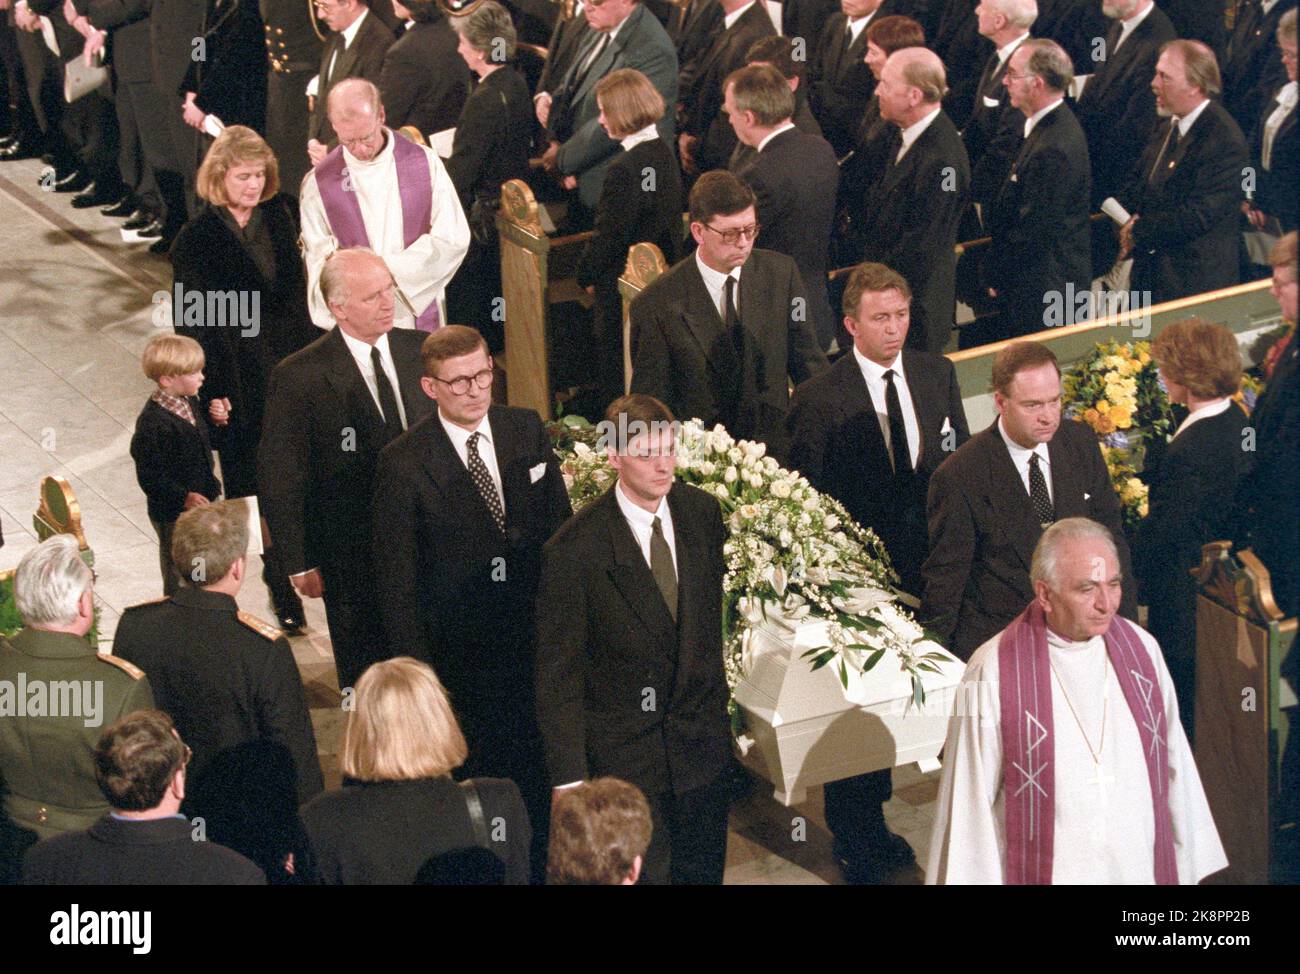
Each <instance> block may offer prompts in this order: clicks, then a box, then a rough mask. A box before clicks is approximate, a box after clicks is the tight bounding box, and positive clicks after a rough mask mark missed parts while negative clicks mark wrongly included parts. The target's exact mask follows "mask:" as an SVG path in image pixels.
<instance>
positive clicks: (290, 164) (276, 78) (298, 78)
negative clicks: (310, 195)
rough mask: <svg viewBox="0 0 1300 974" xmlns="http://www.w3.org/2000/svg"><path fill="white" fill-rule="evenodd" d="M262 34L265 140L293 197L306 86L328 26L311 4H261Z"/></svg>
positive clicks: (303, 148)
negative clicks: (264, 63)
mask: <svg viewBox="0 0 1300 974" xmlns="http://www.w3.org/2000/svg"><path fill="white" fill-rule="evenodd" d="M260 5H261V10H262V23H263V28H264V31H263V32H264V34H265V36H266V142H267V144H268V145H269V146H270V147H271V149H272V150H273V151H274V152H275V157H276V160H277V161H278V162H279V164H280V188H281V190H282V191H283V192H286V193H289V194H290V195H291V196H294V197H297V195H298V187H299V185H300V184H301V183H302V178H303V177H304V176H306V175H307V171H308V170H309V169H311V160H310V159H308V158H307V123H308V122H309V120H310V119H311V110H310V108H309V107H308V105H307V84H308V82H310V81H311V79H312V78H313V77H315V75H316V72H317V70H319V68H320V58H321V49H322V48H323V47H324V46H325V38H326V37H327V36H328V35H329V27H327V26H326V25H325V22H324V21H322V20H321V19H320V18H319V17H317V16H316V9H315V6H314V5H313V3H312V0H260Z"/></svg>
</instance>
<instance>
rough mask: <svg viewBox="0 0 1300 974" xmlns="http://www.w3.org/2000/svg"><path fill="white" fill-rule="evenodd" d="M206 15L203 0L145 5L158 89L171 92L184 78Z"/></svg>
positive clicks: (159, 1) (159, 0)
mask: <svg viewBox="0 0 1300 974" xmlns="http://www.w3.org/2000/svg"><path fill="white" fill-rule="evenodd" d="M206 14H207V4H206V3H195V2H194V0H153V2H152V5H151V6H150V8H149V52H150V56H151V63H152V66H153V83H154V86H155V87H156V88H157V89H158V90H159V91H160V92H166V93H168V94H170V93H172V92H175V91H177V90H179V88H180V86H181V83H182V82H183V81H184V80H185V75H186V74H187V73H188V72H189V69H190V65H191V64H192V63H193V62H192V61H191V60H190V57H191V54H192V53H193V51H194V38H196V37H202V36H203V22H204V18H205V16H206ZM59 19H62V18H59ZM56 23H57V21H56ZM179 101H180V99H179V96H178V97H177V105H176V106H174V108H175V110H176V111H179V110H180V106H179ZM168 109H169V110H172V109H173V106H171V105H168Z"/></svg>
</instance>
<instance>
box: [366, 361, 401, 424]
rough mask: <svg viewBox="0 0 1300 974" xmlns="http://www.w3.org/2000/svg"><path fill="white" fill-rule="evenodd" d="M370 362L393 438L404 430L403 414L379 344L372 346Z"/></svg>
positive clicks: (385, 421)
mask: <svg viewBox="0 0 1300 974" xmlns="http://www.w3.org/2000/svg"><path fill="white" fill-rule="evenodd" d="M370 364H371V366H372V367H373V368H374V370H375V388H376V389H377V390H379V411H380V412H382V413H383V414H384V426H385V427H386V428H387V429H388V438H389V439H392V438H393V437H395V436H398V435H399V434H400V433H401V432H402V414H401V413H400V412H398V411H397V396H396V394H395V393H394V392H393V384H392V382H390V381H389V380H388V373H387V372H385V371H384V361H383V359H382V358H380V355H379V348H378V346H375V345H371V346H370Z"/></svg>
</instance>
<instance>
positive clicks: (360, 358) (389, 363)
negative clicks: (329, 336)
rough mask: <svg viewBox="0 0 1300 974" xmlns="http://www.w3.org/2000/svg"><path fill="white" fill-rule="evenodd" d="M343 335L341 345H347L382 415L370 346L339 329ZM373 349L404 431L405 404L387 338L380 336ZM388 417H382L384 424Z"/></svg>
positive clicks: (382, 409)
mask: <svg viewBox="0 0 1300 974" xmlns="http://www.w3.org/2000/svg"><path fill="white" fill-rule="evenodd" d="M339 331H340V333H341V334H342V335H343V343H344V344H345V345H347V347H348V351H349V352H351V353H352V358H353V359H354V360H355V361H356V363H357V368H359V369H360V370H361V378H363V379H365V380H366V388H367V389H369V390H370V398H371V399H373V400H374V401H375V408H376V409H378V410H379V415H381V416H383V415H384V407H383V406H381V405H379V386H378V385H377V384H376V382H375V366H374V363H373V362H371V361H370V349H371V347H372V346H370V345H367V344H366V343H365V342H363V341H361V340H360V339H358V338H353V337H352V336H351V335H349V334H348V333H347V332H346V331H343V330H342V329H339ZM373 347H374V348H377V349H379V361H380V362H381V363H382V364H383V366H384V372H385V373H386V374H387V375H388V381H389V382H391V383H392V385H393V396H394V397H395V398H396V399H397V412H398V414H399V415H398V419H400V420H401V422H402V429H406V404H405V403H403V402H402V385H401V383H400V382H398V381H397V366H395V365H394V364H393V353H392V352H391V351H389V349H388V336H387V335H380V336H379V341H377V342H375V344H374V346H373ZM388 419H389V417H387V416H384V422H388Z"/></svg>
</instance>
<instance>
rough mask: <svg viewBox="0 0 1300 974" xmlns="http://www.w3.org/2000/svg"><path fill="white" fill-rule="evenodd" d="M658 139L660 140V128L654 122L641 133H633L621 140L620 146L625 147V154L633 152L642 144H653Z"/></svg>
mask: <svg viewBox="0 0 1300 974" xmlns="http://www.w3.org/2000/svg"><path fill="white" fill-rule="evenodd" d="M657 138H659V128H658V126H657V125H656V124H655V123H654V122H651V123H650V124H649V125H647V126H646V127H645V128H643V129H641V130H640V131H638V132H633V133H632V134H631V135H629V136H627V137H626V138H622V139H619V140H618V144H619V145H621V146H622V147H623V151H624V152H631V151H632V150H633V149H634V148H636V147H637V146H638V145H640V144H641V143H642V142H651V141H653V140H654V139H657Z"/></svg>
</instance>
